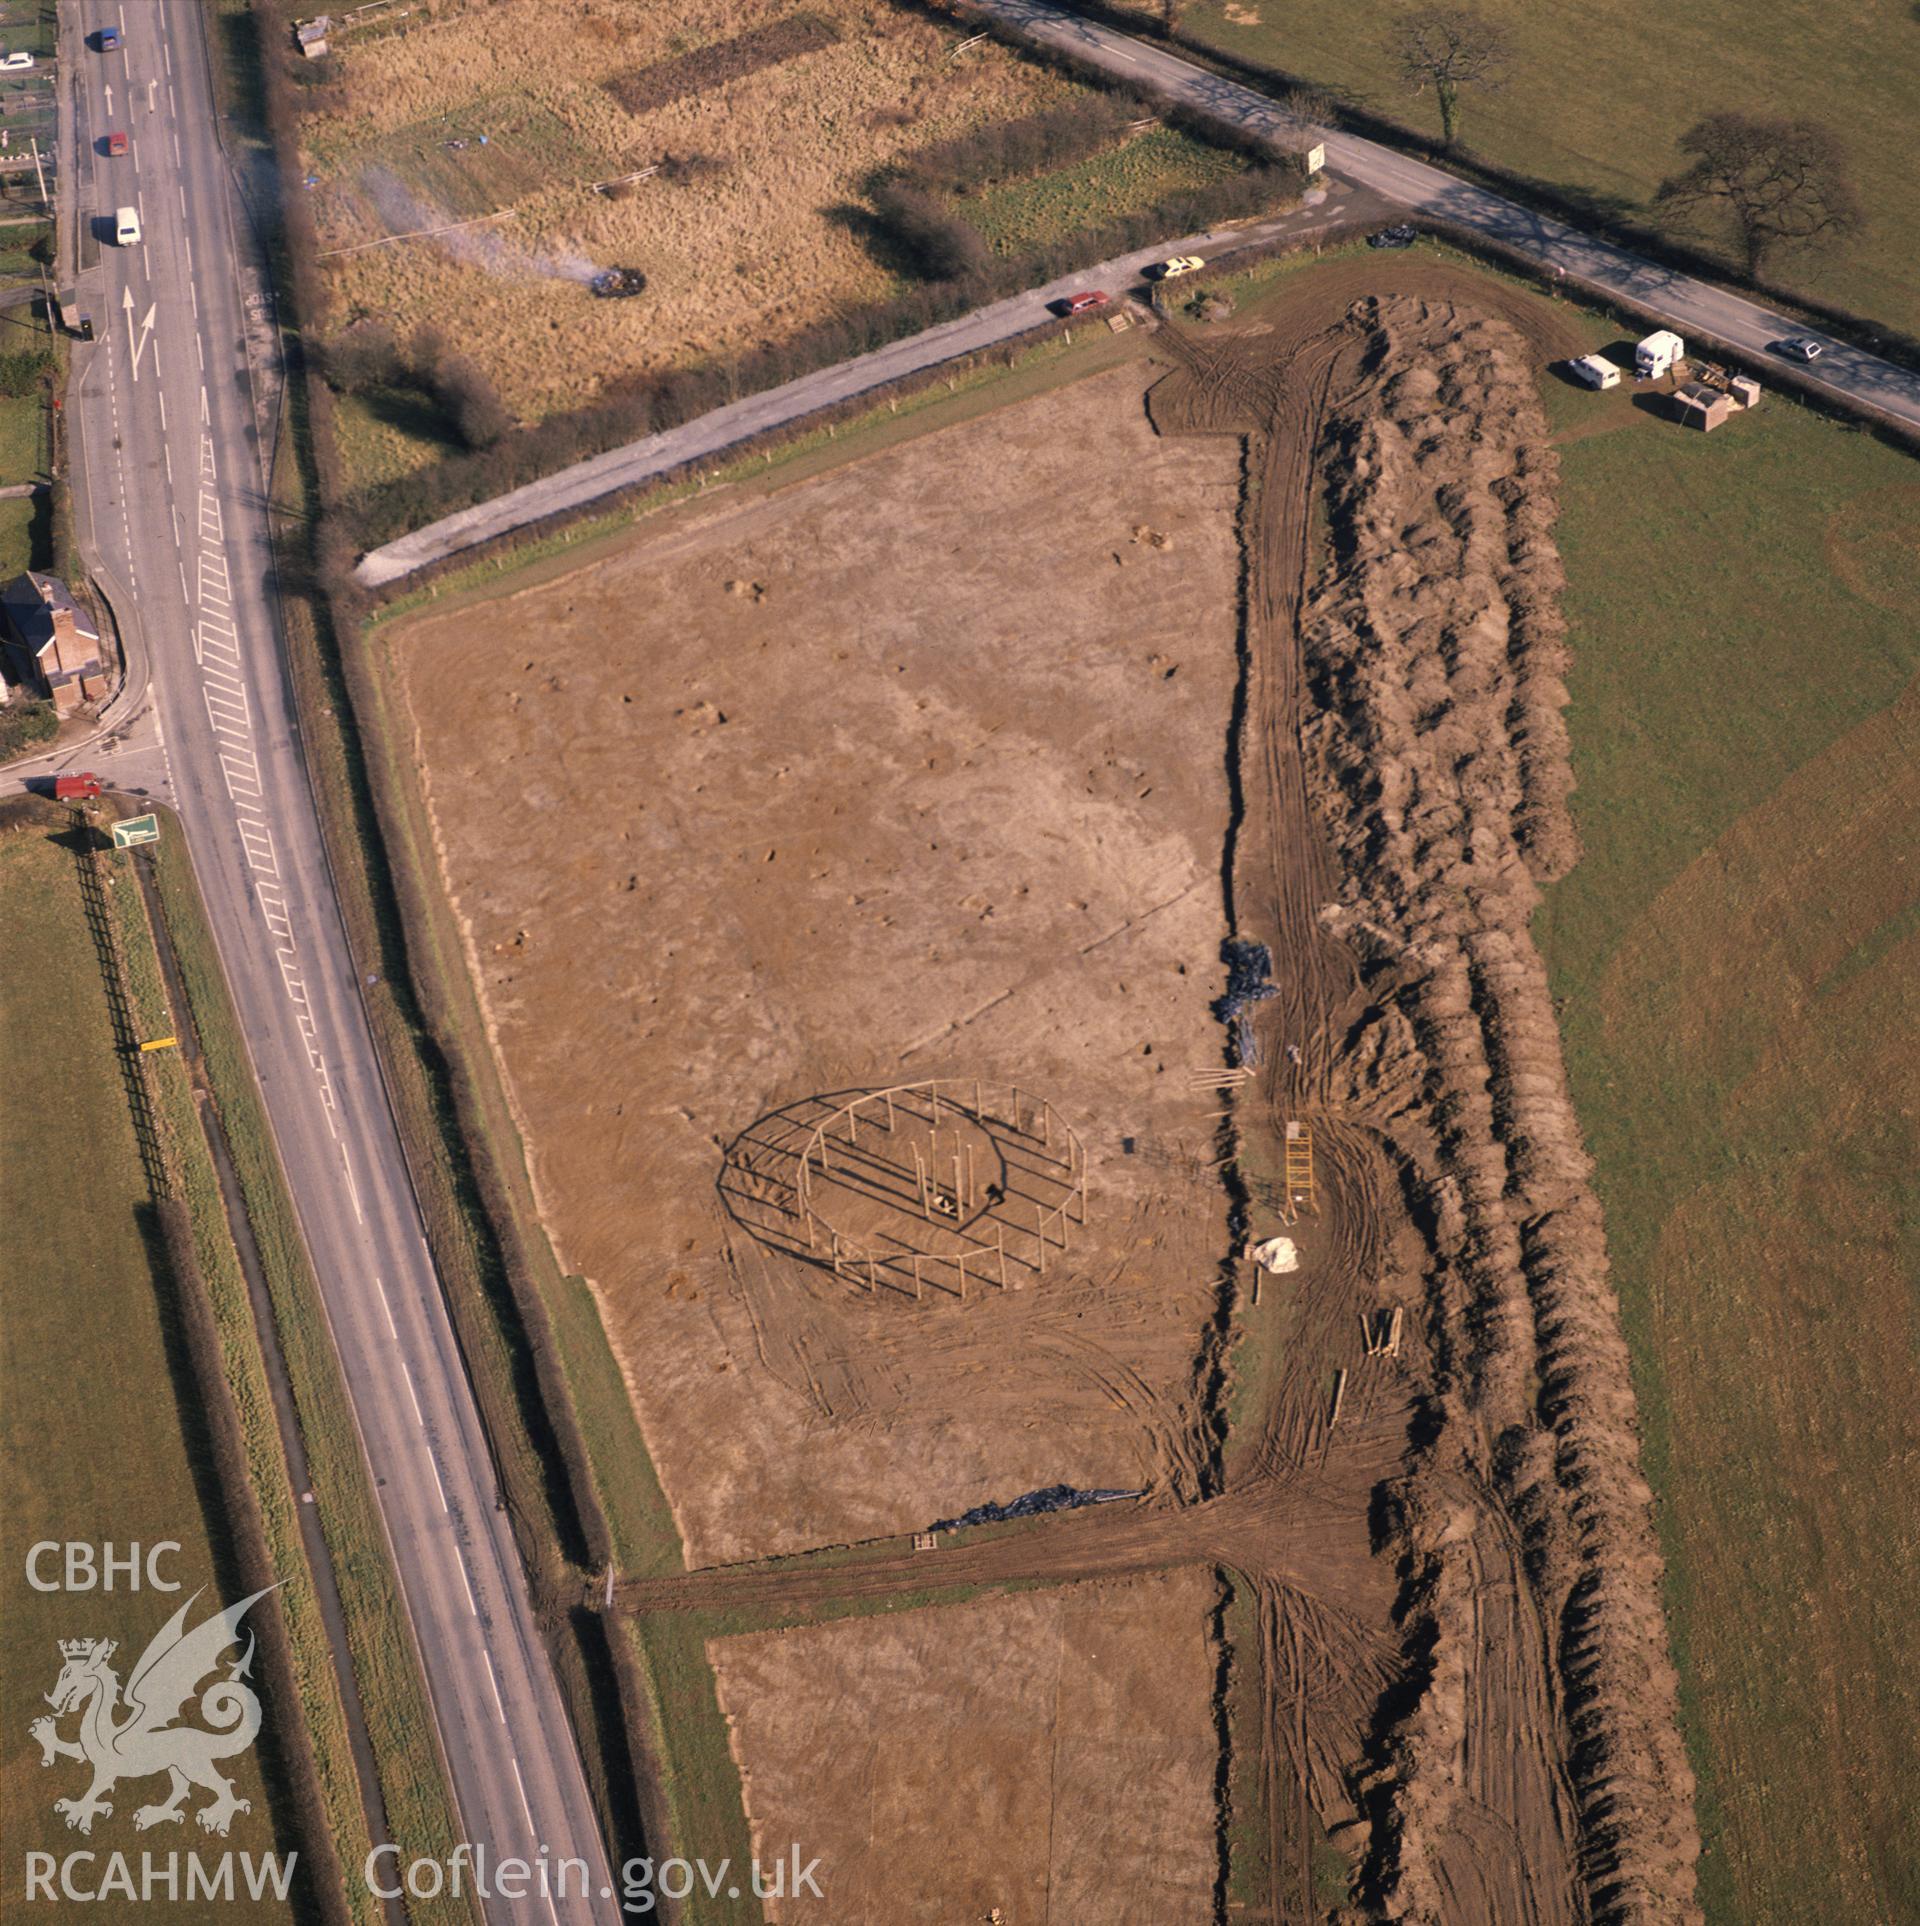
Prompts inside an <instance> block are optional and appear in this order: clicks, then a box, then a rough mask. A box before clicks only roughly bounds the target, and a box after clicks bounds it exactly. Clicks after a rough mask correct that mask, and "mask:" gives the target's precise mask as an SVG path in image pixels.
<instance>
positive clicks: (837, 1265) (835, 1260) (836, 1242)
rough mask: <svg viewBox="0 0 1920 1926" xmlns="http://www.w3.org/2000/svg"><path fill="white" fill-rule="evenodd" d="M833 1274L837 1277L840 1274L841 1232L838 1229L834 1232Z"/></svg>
mask: <svg viewBox="0 0 1920 1926" xmlns="http://www.w3.org/2000/svg"><path fill="white" fill-rule="evenodd" d="M833 1274H834V1276H835V1277H838V1276H839V1275H840V1233H839V1232H838V1231H835V1232H834V1234H833Z"/></svg>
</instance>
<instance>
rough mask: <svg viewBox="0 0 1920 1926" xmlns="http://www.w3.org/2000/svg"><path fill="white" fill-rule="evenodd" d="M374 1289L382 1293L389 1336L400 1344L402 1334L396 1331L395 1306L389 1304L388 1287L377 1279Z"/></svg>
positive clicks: (381, 1303) (374, 1282)
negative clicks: (394, 1322) (394, 1320)
mask: <svg viewBox="0 0 1920 1926" xmlns="http://www.w3.org/2000/svg"><path fill="white" fill-rule="evenodd" d="M373 1288H374V1289H375V1290H376V1291H378V1292H379V1293H380V1308H381V1309H382V1310H383V1311H385V1312H386V1314H387V1335H388V1337H390V1338H392V1339H393V1341H394V1342H395V1343H396V1344H398V1343H399V1341H400V1333H399V1332H398V1331H397V1330H395V1329H394V1325H393V1306H392V1305H391V1304H389V1303H388V1302H387V1287H386V1286H385V1285H384V1284H383V1283H381V1281H380V1280H379V1278H377V1277H376V1278H375V1279H374V1280H373Z"/></svg>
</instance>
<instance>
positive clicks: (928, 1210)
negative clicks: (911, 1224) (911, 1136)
mask: <svg viewBox="0 0 1920 1926" xmlns="http://www.w3.org/2000/svg"><path fill="white" fill-rule="evenodd" d="M913 1174H914V1176H915V1177H917V1178H918V1179H919V1180H920V1215H921V1216H922V1217H924V1218H925V1219H926V1220H927V1222H928V1223H929V1224H931V1223H932V1222H933V1202H932V1200H931V1199H930V1198H929V1197H928V1196H927V1166H926V1162H925V1160H924V1159H923V1158H922V1157H921V1155H920V1146H919V1145H918V1144H915V1145H914V1147H913Z"/></svg>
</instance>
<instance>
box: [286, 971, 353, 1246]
mask: <svg viewBox="0 0 1920 1926" xmlns="http://www.w3.org/2000/svg"><path fill="white" fill-rule="evenodd" d="M304 988H305V986H304V985H302V989H303V991H304ZM304 1000H305V998H304V996H303V997H302V1001H304ZM340 1167H341V1169H342V1170H344V1171H345V1172H346V1173H347V1195H348V1196H349V1197H350V1198H351V1199H352V1200H353V1217H354V1222H355V1223H357V1224H364V1223H365V1222H366V1221H367V1220H366V1219H365V1218H364V1217H362V1216H361V1215H360V1186H359V1185H358V1184H356V1183H355V1182H354V1181H353V1165H352V1163H351V1162H350V1161H349V1160H348V1157H347V1147H346V1145H345V1144H342V1145H341V1146H340Z"/></svg>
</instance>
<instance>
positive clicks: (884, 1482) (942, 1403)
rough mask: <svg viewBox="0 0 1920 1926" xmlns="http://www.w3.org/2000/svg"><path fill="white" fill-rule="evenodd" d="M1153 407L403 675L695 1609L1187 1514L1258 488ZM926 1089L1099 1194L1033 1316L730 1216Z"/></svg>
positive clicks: (984, 441)
mask: <svg viewBox="0 0 1920 1926" xmlns="http://www.w3.org/2000/svg"><path fill="white" fill-rule="evenodd" d="M1143 379H1144V377H1143V373H1142V369H1141V367H1140V366H1139V365H1138V364H1134V365H1131V366H1128V367H1126V368H1123V369H1120V370H1116V371H1115V372H1113V373H1111V374H1108V375H1104V376H1101V377H1099V378H1097V379H1094V380H1091V381H1087V382H1082V383H1080V384H1077V385H1075V386H1073V387H1070V388H1067V389H1065V390H1062V391H1060V392H1058V393H1055V394H1051V395H1046V396H1042V397H1039V398H1037V399H1034V400H1031V401H1028V402H1025V403H1022V404H1021V405H1020V406H1018V407H1016V408H1012V409H1009V410H1006V411H1003V412H1002V413H1000V414H998V415H994V416H991V417H989V418H987V419H985V420H982V421H978V422H974V423H969V424H965V425H962V426H958V427H954V428H950V429H947V430H945V431H943V432H940V433H937V434H933V435H930V436H927V437H924V438H922V439H920V440H917V441H914V442H912V443H910V444H907V445H906V446H904V447H902V448H900V449H898V450H896V451H894V452H891V453H888V454H885V455H882V456H879V457H877V458H875V459H873V460H871V461H869V462H866V463H864V464H862V465H860V466H859V467H857V468H854V469H851V470H845V471H841V472H838V473H834V474H831V475H828V476H825V477H823V478H821V479H818V480H815V481H811V482H808V483H805V484H803V485H800V486H797V487H794V488H792V489H789V490H787V491H784V492H782V493H779V494H776V495H774V496H773V497H771V498H770V499H766V500H753V499H751V498H749V497H746V496H744V495H743V496H732V495H727V496H722V497H719V498H718V499H716V500H714V501H712V502H710V503H702V504H700V505H698V506H697V507H695V508H694V509H693V510H692V511H691V512H687V513H683V514H680V515H678V516H676V517H675V518H674V519H672V520H671V521H669V522H666V523H664V524H661V525H657V526H655V527H650V528H649V530H648V532H647V533H646V534H644V535H642V537H641V538H639V539H637V540H636V541H635V542H633V543H632V544H631V545H630V546H628V547H626V548H624V549H623V550H621V551H620V552H619V553H618V554H616V555H614V556H613V557H612V558H610V559H608V560H605V561H601V562H598V563H595V564H593V565H591V566H589V567H586V568H582V569H579V570H577V571H575V572H573V573H571V574H567V575H564V576H562V577H560V578H559V579H557V580H554V581H552V582H549V583H545V584H543V585H542V586H540V587H539V588H537V589H531V590H528V591H525V592H523V593H521V594H518V595H514V596H509V597H507V598H505V599H504V600H503V601H501V602H499V603H497V604H494V605H492V606H491V607H490V609H489V613H488V619H487V620H486V621H484V622H475V621H474V620H473V619H472V617H471V616H469V615H464V614H463V615H457V616H444V617H429V618H426V619H424V620H421V621H418V622H415V623H412V624H410V625H409V626H408V628H407V629H406V630H405V632H404V637H403V639H402V640H401V642H400V643H399V644H398V659H399V660H400V661H401V663H402V665H403V670H404V674H405V677H406V686H407V690H408V693H409V696H410V699H411V703H412V709H413V715H414V721H415V727H416V729H417V736H418V743H419V750H420V762H421V765H422V767H423V770H424V772H425V784H426V790H427V795H428V799H429V803H430V806H431V809H432V813H433V819H434V822H435V824H436V830H437V834H438V837H439V839H440V844H441V855H442V860H443V863H444V866H445V872H446V878H447V882H448V884H449V887H450V890H451V894H452V898H453V901H454V904H455V906H456V909H457V912H458V914H459V916H460V918H461V920H462V923H463V926H464V929H465V933H466V936H467V940H468V948H469V956H470V961H471V964H472V968H473V973H474V977H475V980H476V982H477V983H478V984H479V986H480V990H481V995H482V999H483V1003H484V1007H485V1009H486V1012H487V1015H488V1019H489V1021H490V1024H491V1027H492V1030H493V1034H494V1040H495V1043H496V1047H497V1048H498V1051H499V1053H500V1056H501V1059H502V1061H503V1063H504V1065H505V1069H506V1073H507V1080H508V1084H509V1089H510V1093H511V1096H512V1100H513V1102H514V1105H515V1108H516V1111H517V1114H518V1117H519V1119H520V1122H521V1126H522V1129H523V1131H524V1134H525V1137H526V1141H527V1143H528V1146H529V1150H530V1163H531V1168H532V1171H533V1175H534V1179H535V1183H536V1186H537V1190H538V1194H539V1196H540V1199H541V1204H542V1209H543V1212H544V1216H545V1221H546V1225H547V1228H548V1230H549V1233H550V1234H551V1235H552V1237H553V1239H554V1242H555V1245H556V1248H557V1249H558V1251H559V1254H560V1257H561V1260H562V1262H563V1263H564V1264H565V1265H566V1266H567V1267H568V1268H569V1269H571V1270H575V1271H578V1272H580V1273H581V1274H583V1275H584V1276H586V1277H587V1278H589V1279H590V1280H591V1281H592V1283H593V1287H594V1289H595V1291H596V1293H597V1295H598V1298H599V1301H600V1304H601V1306H602V1308H603V1312H604V1315H605V1318H606V1323H607V1328H608V1330H609V1333H610V1334H611V1337H612V1340H613V1343H614V1346H615V1350H616V1352H617V1354H618V1356H619V1358H620V1360H621V1363H622V1365H623V1367H624V1369H625V1371H626V1375H627V1381H628V1383H629V1385H630V1387H631V1389H632V1393H633V1397H634V1401H635V1405H636V1408H637V1410H638V1412H639V1415H640V1419H641V1423H642V1426H643V1428H644V1430H645V1433H646V1437H647V1441H648V1445H649V1448H650V1450H651V1451H652V1452H653V1454H654V1459H655V1463H656V1464H657V1465H658V1467H659V1469H660V1473H661V1477H662V1481H663V1483H664V1485H665V1488H666V1492H667V1495H668V1498H669V1500H670V1502H671V1503H672V1505H673V1508H674V1512H675V1515H676V1517H677V1519H678V1520H679V1523H680V1527H681V1530H682V1533H683V1535H684V1537H685V1540H686V1544H687V1555H688V1559H689V1561H690V1562H691V1563H694V1564H708V1563H712V1562H716V1561H722V1560H730V1559H741V1558H748V1557H754V1556H760V1555H765V1554H769V1553H775V1552H792V1551H797V1550H801V1549H803V1548H806V1547H810V1546H816V1545H821V1544H827V1543H832V1542H835V1541H838V1540H847V1539H858V1538H866V1537H872V1536H876V1535H880V1534H885V1533H889V1532H899V1531H905V1530H911V1529H915V1528H918V1527H920V1526H924V1525H927V1524H929V1523H931V1522H932V1521H934V1520H935V1519H938V1518H942V1517H947V1516H951V1515H954V1514H956V1513H958V1512H960V1511H962V1510H965V1509H967V1508H968V1507H970V1506H973V1505H976V1504H979V1503H981V1502H983V1501H986V1500H990V1499H1001V1500H1005V1499H1010V1498H1013V1497H1015V1496H1017V1495H1018V1494H1020V1493H1021V1492H1024V1491H1028V1490H1031V1489H1034V1488H1036V1487H1039V1486H1042V1485H1047V1484H1052V1483H1055V1482H1060V1481H1064V1482H1066V1483H1070V1484H1076V1485H1083V1486H1106V1487H1117V1488H1126V1489H1132V1488H1135V1487H1153V1488H1156V1489H1159V1488H1172V1487H1176V1486H1177V1487H1179V1488H1182V1489H1185V1490H1187V1491H1188V1492H1189V1493H1190V1494H1191V1493H1192V1492H1193V1491H1194V1490H1195V1489H1196V1486H1197V1478H1198V1469H1197V1464H1196V1454H1197V1452H1198V1451H1199V1449H1200V1447H1199V1446H1198V1445H1197V1444H1196V1442H1195V1440H1196V1438H1197V1436H1198V1434H1199V1431H1200V1425H1199V1422H1198V1419H1197V1418H1196V1416H1195V1413H1194V1412H1193V1410H1192V1409H1191V1399H1192V1395H1193V1383H1194V1378H1195V1372H1196V1362H1195V1361H1196V1358H1197V1357H1198V1356H1199V1355H1200V1353H1201V1351H1202V1348H1203V1344H1204V1333H1205V1329H1206V1326H1207V1324H1208V1321H1209V1319H1210V1318H1211V1317H1212V1316H1213V1315H1214V1312H1215V1308H1216V1302H1217V1293H1218V1286H1219V1276H1218V1267H1219V1262H1220V1256H1221V1252H1222V1249H1223V1247H1224V1242H1225V1230H1224V1202H1223V1200H1222V1197H1221V1193H1220V1187H1219V1184H1218V1181H1217V1179H1216V1177H1215V1176H1214V1174H1213V1173H1212V1172H1211V1171H1210V1170H1208V1169H1206V1168H1204V1164H1205V1161H1206V1160H1207V1158H1208V1157H1209V1155H1210V1150H1211V1132H1212V1128H1213V1126H1212V1125H1211V1124H1210V1123H1209V1122H1208V1120H1207V1113H1208V1111H1209V1109H1210V1108H1212V1107H1213V1106H1212V1104H1211V1100H1210V1099H1209V1098H1206V1097H1197V1096H1195V1095H1194V1094H1193V1093H1192V1092H1191V1091H1190V1090H1189V1089H1188V1087H1187V1084H1186V1079H1185V1078H1184V1077H1183V1076H1182V1075H1180V1074H1179V1072H1181V1071H1182V1070H1183V1069H1185V1068H1186V1067H1187V1066H1190V1065H1194V1064H1200V1063H1205V1062H1207V1061H1209V1060H1210V1059H1211V1058H1212V1056H1213V1053H1214V1051H1215V1049H1216V1047H1217V1030H1216V1028H1215V1026H1214V1024H1213V1022H1212V1020H1211V1018H1210V1016H1209V1014H1208V1003H1209V1000H1210V999H1211V998H1212V997H1213V996H1214V995H1216V994H1217V993H1218V990H1219V975H1220V972H1219V964H1218V950H1219V942H1220V929H1219V901H1220V869H1219V862H1220V856H1219V852H1220V845H1221V839H1222V837H1223V835H1224V833H1225V827H1226V820H1227V808H1228V804H1227V795H1226V778H1225V769H1224V756H1225V729H1226V721H1227V717H1228V714H1229V707H1230V684H1231V676H1232V663H1233V609H1234V586H1233V585H1234V576H1235V571H1236V561H1235V553H1234V532H1233V521H1232V508H1233V501H1234V495H1235V489H1236V485H1237V471H1238V463H1237V461H1236V459H1235V457H1234V455H1233V453H1232V451H1231V450H1230V449H1227V448H1225V447H1221V446H1208V445H1206V444H1202V443H1198V442H1167V441H1162V440H1159V439H1157V438H1156V437H1155V436H1154V435H1153V433H1152V431H1151V429H1150V427H1149V426H1148V424H1147V422H1146V420H1145V418H1144V415H1143V411H1142V409H1141V405H1140V394H1141V388H1142V383H1143ZM876 503H885V504H886V512H885V513H884V514H880V513H877V512H876V510H875V504H876ZM935 1076H953V1077H957V1078H960V1079H963V1080H971V1079H973V1078H975V1077H978V1078H981V1079H983V1080H984V1082H985V1084H986V1085H987V1086H988V1088H989V1089H990V1090H991V1089H992V1088H994V1087H996V1086H997V1088H998V1089H999V1091H1000V1092H1001V1094H1002V1100H1003V1101H1004V1097H1005V1093H1006V1091H1007V1089H1008V1086H1009V1085H1014V1084H1017V1085H1019V1086H1021V1087H1022V1089H1023V1091H1025V1092H1026V1093H1028V1094H1029V1096H1030V1097H1038V1098H1044V1099H1045V1100H1047V1101H1049V1102H1050V1103H1052V1104H1053V1105H1054V1106H1055V1108H1056V1110H1057V1112H1058V1115H1059V1116H1060V1118H1062V1119H1063V1120H1064V1121H1065V1123H1066V1124H1067V1125H1068V1126H1070V1127H1071V1128H1073V1129H1074V1130H1076V1131H1078V1132H1079V1134H1080V1136H1081V1138H1082V1140H1083V1141H1084V1143H1085V1145H1086V1150H1087V1156H1088V1160H1089V1167H1090V1171H1091V1179H1092V1183H1093V1198H1092V1203H1091V1206H1090V1209H1089V1212H1088V1221H1087V1223H1086V1224H1085V1226H1084V1227H1081V1226H1074V1227H1073V1228H1072V1230H1071V1232H1070V1248H1069V1250H1068V1251H1067V1252H1066V1253H1064V1257H1062V1255H1061V1254H1059V1253H1056V1256H1055V1261H1054V1262H1053V1264H1052V1265H1051V1267H1050V1269H1049V1271H1048V1274H1047V1276H1046V1278H1045V1279H1044V1280H1043V1281H1036V1280H1034V1279H1032V1278H1030V1277H1029V1278H1027V1279H1025V1280H1024V1281H1025V1282H1026V1283H1027V1284H1028V1285H1029V1286H1031V1288H1013V1289H1009V1290H1007V1291H1006V1292H1004V1293H1003V1292H1001V1291H1000V1290H999V1289H998V1288H997V1287H988V1288H986V1289H984V1290H980V1289H976V1290H975V1291H974V1292H973V1294H972V1295H971V1296H970V1298H969V1300H968V1301H967V1302H965V1303H964V1304H963V1303H961V1302H959V1301H958V1300H957V1299H956V1298H954V1297H952V1296H950V1295H949V1294H947V1293H946V1292H945V1291H933V1292H930V1294H929V1296H928V1297H927V1299H926V1300H925V1301H924V1302H918V1303H916V1302H915V1301H913V1300H912V1299H911V1297H908V1296H903V1295H902V1294H901V1293H900V1292H899V1291H898V1290H897V1289H882V1290H881V1291H880V1292H878V1293H877V1294H873V1295H870V1294H869V1293H868V1292H867V1291H866V1289H865V1288H864V1286H863V1284H862V1283H861V1282H859V1281H857V1280H843V1279H841V1278H837V1277H835V1276H834V1275H833V1273H832V1272H831V1271H830V1270H827V1269H824V1268H821V1267H819V1266H816V1265H810V1264H807V1263H805V1262H799V1261H796V1260H795V1258H794V1257H793V1256H792V1255H791V1254H790V1249H791V1243H792V1240H791V1238H790V1237H789V1236H788V1235H787V1234H786V1232H785V1231H784V1230H783V1229H782V1227H781V1223H780V1221H779V1219H780V1212H778V1211H776V1212H775V1213H773V1216H772V1219H771V1220H770V1219H769V1218H768V1216H767V1214H766V1213H765V1212H762V1213H761V1214H760V1215H758V1216H756V1215H755V1214H754V1205H755V1202H756V1199H755V1197H754V1196H753V1195H751V1194H749V1193H751V1192H753V1191H754V1190H755V1188H756V1187H757V1186H759V1185H760V1184H761V1181H762V1176H763V1174H764V1173H767V1172H771V1174H772V1176H773V1178H774V1179H775V1180H776V1182H777V1184H779V1185H784V1186H786V1190H785V1193H784V1194H785V1195H787V1197H788V1198H789V1200H790V1196H791V1178H792V1172H793V1144H794V1142H795V1141H798V1139H799V1137H800V1136H803V1135H804V1132H805V1130H806V1129H807V1128H809V1127H810V1126H811V1124H812V1123H813V1122H814V1121H815V1120H816V1118H817V1116H818V1115H819V1114H821V1113H822V1112H824V1110H825V1109H826V1108H827V1106H825V1105H823V1104H820V1103H818V1102H817V1101H816V1100H818V1099H820V1098H822V1097H823V1096H825V1095H827V1094H828V1093H834V1092H841V1091H846V1090H854V1089H862V1088H873V1087H878V1086H885V1085H890V1084H894V1083H900V1082H905V1081H907V1080H910V1079H917V1078H927V1077H935ZM1014 1282H1015V1283H1016V1284H1018V1283H1020V1282H1022V1279H1021V1278H1020V1276H1019V1275H1018V1274H1016V1276H1015V1278H1014Z"/></svg>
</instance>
